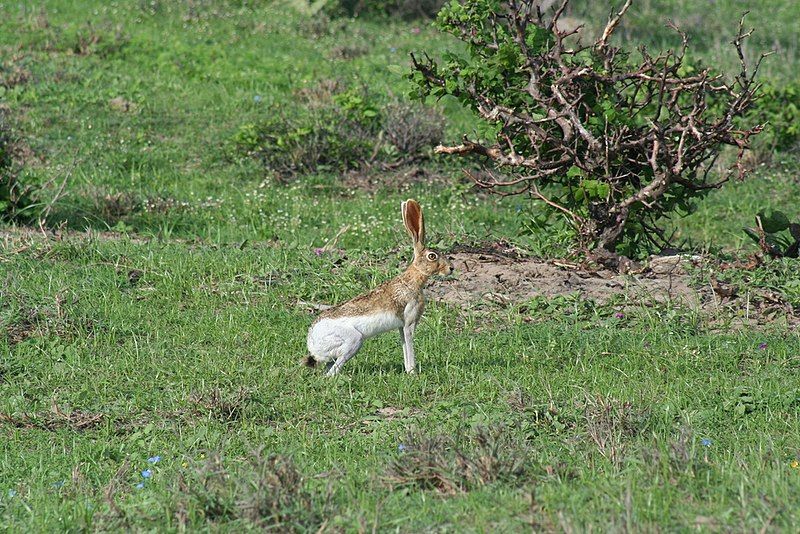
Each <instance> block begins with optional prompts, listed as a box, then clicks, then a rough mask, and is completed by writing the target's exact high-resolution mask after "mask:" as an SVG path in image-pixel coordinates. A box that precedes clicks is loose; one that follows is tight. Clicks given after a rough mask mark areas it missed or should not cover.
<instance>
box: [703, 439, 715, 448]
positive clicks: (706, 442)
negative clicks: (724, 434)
mask: <svg viewBox="0 0 800 534" xmlns="http://www.w3.org/2000/svg"><path fill="white" fill-rule="evenodd" d="M700 443H701V444H702V445H703V447H710V446H711V444H712V443H714V442H713V441H711V440H710V439H708V438H703V439H701V440H700Z"/></svg>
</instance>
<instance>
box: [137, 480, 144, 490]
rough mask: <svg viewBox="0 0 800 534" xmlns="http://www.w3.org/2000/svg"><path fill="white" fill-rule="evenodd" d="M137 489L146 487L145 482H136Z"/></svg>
mask: <svg viewBox="0 0 800 534" xmlns="http://www.w3.org/2000/svg"><path fill="white" fill-rule="evenodd" d="M136 489H144V482H139V483H138V484H136Z"/></svg>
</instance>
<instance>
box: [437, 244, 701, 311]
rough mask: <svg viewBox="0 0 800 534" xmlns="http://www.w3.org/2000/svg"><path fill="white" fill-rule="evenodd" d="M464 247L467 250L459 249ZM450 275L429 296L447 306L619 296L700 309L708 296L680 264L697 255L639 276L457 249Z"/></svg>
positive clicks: (664, 260)
mask: <svg viewBox="0 0 800 534" xmlns="http://www.w3.org/2000/svg"><path fill="white" fill-rule="evenodd" d="M464 248H466V247H464ZM450 258H451V259H452V262H453V268H454V269H455V276H453V277H452V278H450V279H448V280H444V281H441V282H439V283H435V284H432V285H431V286H430V288H429V292H430V294H431V296H432V297H433V298H435V299H437V300H439V301H442V302H447V303H450V304H458V305H463V304H473V303H477V302H481V301H486V300H489V301H493V302H498V303H512V302H521V301H525V300H529V299H531V298H534V297H557V296H566V295H575V294H577V295H578V296H580V298H584V299H590V300H593V301H594V302H596V303H598V304H601V305H602V304H605V303H607V302H609V301H610V300H612V299H617V298H618V297H619V296H620V295H622V296H624V297H626V299H627V300H628V301H629V302H630V301H633V302H635V303H651V302H673V303H679V304H682V305H685V306H689V307H691V308H699V307H701V306H702V305H703V302H704V301H705V300H706V299H707V298H708V297H709V295H707V294H706V293H707V292H705V291H698V290H697V289H695V288H693V287H692V286H691V279H690V276H689V274H687V272H686V269H685V266H686V265H688V264H691V263H693V262H695V261H699V258H697V257H694V258H693V257H690V256H663V257H655V258H653V259H652V260H651V261H650V263H649V265H648V267H647V268H645V269H643V270H642V271H641V272H640V273H638V274H619V273H616V272H613V271H610V270H607V269H602V268H601V269H596V270H587V269H585V268H584V267H582V266H579V265H576V264H571V263H568V262H564V261H558V260H547V261H545V260H541V259H536V258H521V257H518V256H516V255H515V254H514V253H513V251H512V252H509V251H503V250H492V249H491V248H487V249H480V250H479V249H471V250H463V249H462V250H459V251H457V252H454V253H453V254H451V255H450Z"/></svg>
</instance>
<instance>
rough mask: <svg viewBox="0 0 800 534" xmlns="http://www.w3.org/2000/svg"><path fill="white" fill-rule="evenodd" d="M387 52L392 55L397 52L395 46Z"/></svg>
mask: <svg viewBox="0 0 800 534" xmlns="http://www.w3.org/2000/svg"><path fill="white" fill-rule="evenodd" d="M389 52H391V53H392V54H394V53H395V52H397V47H396V46H393V47H391V48H389Z"/></svg>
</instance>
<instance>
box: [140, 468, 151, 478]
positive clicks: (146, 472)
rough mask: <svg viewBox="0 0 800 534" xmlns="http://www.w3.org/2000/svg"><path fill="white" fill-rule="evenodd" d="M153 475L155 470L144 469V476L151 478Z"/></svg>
mask: <svg viewBox="0 0 800 534" xmlns="http://www.w3.org/2000/svg"><path fill="white" fill-rule="evenodd" d="M151 476H153V472H152V471H151V470H149V469H145V470H144V471H142V478H150V477H151Z"/></svg>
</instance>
